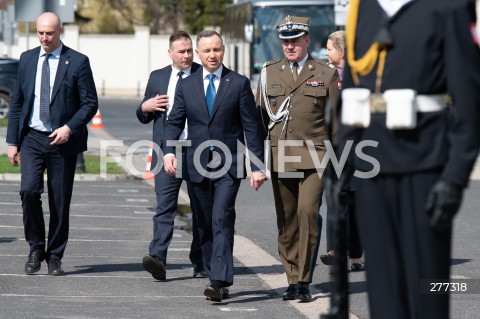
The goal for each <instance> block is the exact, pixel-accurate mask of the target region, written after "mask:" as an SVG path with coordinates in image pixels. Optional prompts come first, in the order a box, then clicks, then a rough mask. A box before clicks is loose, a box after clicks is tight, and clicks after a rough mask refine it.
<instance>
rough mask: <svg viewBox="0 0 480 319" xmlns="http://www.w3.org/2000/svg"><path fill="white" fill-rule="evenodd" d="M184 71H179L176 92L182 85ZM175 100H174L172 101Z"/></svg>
mask: <svg viewBox="0 0 480 319" xmlns="http://www.w3.org/2000/svg"><path fill="white" fill-rule="evenodd" d="M183 73H184V72H183V71H178V73H177V75H178V80H177V85H176V86H175V92H176V91H177V90H178V87H179V86H180V83H181V82H182V79H183V78H182V76H183ZM172 102H173V101H172Z"/></svg>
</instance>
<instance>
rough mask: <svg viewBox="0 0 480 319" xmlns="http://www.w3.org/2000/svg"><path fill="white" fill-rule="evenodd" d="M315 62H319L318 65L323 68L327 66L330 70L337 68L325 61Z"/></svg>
mask: <svg viewBox="0 0 480 319" xmlns="http://www.w3.org/2000/svg"><path fill="white" fill-rule="evenodd" d="M315 62H317V63H318V64H320V65H321V66H326V67H328V68H330V69H332V70H333V69H335V66H334V65H333V64H331V63H328V62H325V61H322V60H315Z"/></svg>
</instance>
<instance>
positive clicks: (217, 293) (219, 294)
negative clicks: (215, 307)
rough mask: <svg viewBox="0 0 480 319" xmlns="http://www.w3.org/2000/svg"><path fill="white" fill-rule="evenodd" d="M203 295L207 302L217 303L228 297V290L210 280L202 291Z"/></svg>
mask: <svg viewBox="0 0 480 319" xmlns="http://www.w3.org/2000/svg"><path fill="white" fill-rule="evenodd" d="M203 294H204V295H205V297H207V300H211V301H217V302H220V301H222V299H228V298H229V297H230V295H229V289H228V288H227V287H223V285H222V283H221V282H220V281H218V280H212V282H211V283H209V284H208V285H207V287H206V288H205V290H204V291H203Z"/></svg>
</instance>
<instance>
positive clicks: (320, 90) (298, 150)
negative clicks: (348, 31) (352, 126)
mask: <svg viewBox="0 0 480 319" xmlns="http://www.w3.org/2000/svg"><path fill="white" fill-rule="evenodd" d="M309 26H310V19H309V18H303V17H294V16H287V17H286V18H284V19H283V20H282V21H281V22H280V23H279V24H278V25H277V29H278V30H279V37H280V40H281V42H282V48H283V53H284V55H285V58H284V59H282V60H275V61H270V62H267V63H266V64H265V66H264V67H263V69H262V73H261V77H260V80H259V84H258V90H257V100H256V102H257V108H258V109H259V119H260V121H261V122H262V123H261V125H260V126H261V128H263V130H262V131H263V133H264V134H265V136H264V138H265V139H267V140H268V141H269V142H270V144H271V146H270V150H271V179H272V185H273V194H274V198H275V209H276V214H277V227H278V251H279V254H280V259H281V261H282V264H283V266H284V269H285V272H286V274H287V280H288V288H287V290H286V291H285V293H284V295H283V299H284V300H292V299H297V298H298V299H299V300H300V301H304V302H307V301H310V300H312V294H311V292H310V283H311V281H312V273H313V270H314V266H315V262H316V257H317V245H318V240H319V226H318V222H319V215H318V203H319V200H320V196H321V193H322V172H321V171H320V170H319V171H317V169H316V168H318V167H319V166H320V164H319V163H320V162H321V161H322V159H323V157H324V155H325V150H326V148H325V139H326V134H327V132H326V129H325V123H324V121H325V119H324V118H325V107H326V105H327V102H328V100H329V99H330V103H332V105H333V104H335V103H336V102H337V99H338V95H339V89H338V85H339V77H338V73H337V71H336V70H335V68H334V67H333V65H330V64H327V63H325V62H322V61H318V60H315V59H313V58H312V56H311V55H310V54H309V53H308V46H309V44H310V37H309V35H308V32H309ZM266 160H267V161H268V162H269V161H270V159H266ZM266 164H267V165H268V163H266Z"/></svg>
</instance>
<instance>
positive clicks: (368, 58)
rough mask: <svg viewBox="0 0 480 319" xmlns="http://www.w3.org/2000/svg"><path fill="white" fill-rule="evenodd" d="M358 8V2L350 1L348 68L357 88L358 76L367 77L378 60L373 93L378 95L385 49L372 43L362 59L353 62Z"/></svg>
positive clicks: (383, 46) (380, 44) (347, 31)
mask: <svg viewBox="0 0 480 319" xmlns="http://www.w3.org/2000/svg"><path fill="white" fill-rule="evenodd" d="M359 6H360V0H350V10H349V13H348V19H347V25H346V37H347V52H348V65H349V66H350V70H351V72H352V77H353V81H354V83H355V85H356V86H358V83H359V81H358V74H360V75H367V74H369V73H370V72H372V70H373V68H374V67H375V64H376V63H377V60H378V68H377V79H376V81H375V93H377V94H380V88H381V86H382V77H383V71H384V68H385V59H386V57H387V47H386V45H385V44H383V43H380V42H374V43H373V44H372V45H371V46H370V48H369V49H368V51H367V53H365V55H364V56H363V57H361V58H360V59H358V60H355V33H356V30H357V22H358V8H359Z"/></svg>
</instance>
